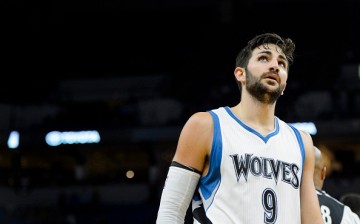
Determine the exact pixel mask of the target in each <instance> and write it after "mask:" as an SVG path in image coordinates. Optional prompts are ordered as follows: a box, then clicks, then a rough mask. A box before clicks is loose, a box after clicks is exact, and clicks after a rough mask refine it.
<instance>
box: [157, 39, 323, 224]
mask: <svg viewBox="0 0 360 224" xmlns="http://www.w3.org/2000/svg"><path fill="white" fill-rule="evenodd" d="M294 50H295V44H294V43H293V41H292V40H291V39H289V38H288V39H283V38H282V37H280V36H279V35H277V34H274V33H265V34H261V35H258V36H255V37H254V38H253V39H252V40H250V41H249V42H248V43H247V45H246V46H245V48H243V49H242V50H241V51H240V52H239V54H238V56H237V58H236V68H235V70H234V75H235V79H236V81H237V83H238V87H239V89H240V93H241V94H240V100H239V103H238V104H237V105H235V106H232V107H229V106H224V107H220V108H217V109H214V110H211V111H209V112H197V113H195V114H193V115H192V116H191V117H190V118H189V120H188V121H187V122H186V124H185V125H184V127H183V130H182V131H181V134H180V137H179V141H178V145H177V149H176V152H175V156H174V158H173V161H172V164H171V165H170V167H169V171H168V175H167V179H166V182H165V185H164V188H163V191H162V195H161V200H160V206H159V210H158V215H157V224H169V223H171V224H175V223H184V217H185V215H186V211H187V208H188V206H189V204H190V202H191V200H192V199H193V211H194V223H216V224H229V223H236V224H254V223H256V224H259V223H267V224H270V223H281V224H285V223H286V224H288V223H291V224H298V223H302V224H305V223H306V224H320V223H323V222H322V218H321V214H320V208H319V201H318V198H317V197H316V191H315V187H314V182H313V172H314V150H313V141H312V139H311V136H310V135H309V134H307V133H305V132H301V131H299V130H297V129H296V128H294V127H292V126H289V125H288V124H286V123H285V122H283V121H282V120H280V119H279V118H278V117H276V116H275V105H276V101H277V99H278V98H279V97H280V95H281V94H282V93H283V92H284V89H285V86H286V81H287V78H288V72H289V66H290V64H291V63H292V61H293V52H294ZM194 193H195V194H194ZM194 195H195V196H194Z"/></svg>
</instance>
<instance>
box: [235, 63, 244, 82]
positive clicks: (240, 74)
mask: <svg viewBox="0 0 360 224" xmlns="http://www.w3.org/2000/svg"><path fill="white" fill-rule="evenodd" d="M234 75H235V78H236V80H238V81H239V82H241V83H245V81H246V74H245V69H244V68H242V67H236V68H235V71H234Z"/></svg>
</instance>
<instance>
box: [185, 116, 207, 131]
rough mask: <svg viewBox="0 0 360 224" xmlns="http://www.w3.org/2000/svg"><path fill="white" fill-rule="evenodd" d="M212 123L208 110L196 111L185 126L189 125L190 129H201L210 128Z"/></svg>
mask: <svg viewBox="0 0 360 224" xmlns="http://www.w3.org/2000/svg"><path fill="white" fill-rule="evenodd" d="M212 125H213V119H212V115H211V114H210V112H196V113H194V114H193V115H191V116H190V118H189V119H188V120H187V122H186V124H185V127H186V126H190V127H191V129H192V128H195V129H196V130H199V129H200V130H202V129H207V128H210V127H211V126H212Z"/></svg>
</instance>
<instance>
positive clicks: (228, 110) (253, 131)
mask: <svg viewBox="0 0 360 224" xmlns="http://www.w3.org/2000/svg"><path fill="white" fill-rule="evenodd" d="M224 108H225V110H226V111H227V113H228V114H229V115H230V116H231V117H232V118H233V119H234V120H235V121H236V122H237V123H239V124H240V125H241V126H242V127H243V128H245V129H246V130H247V131H249V132H251V133H253V134H255V135H256V136H258V137H259V138H260V139H261V140H262V141H263V142H265V143H267V142H268V141H269V139H270V138H271V137H273V136H275V135H277V134H278V133H279V121H278V118H277V117H275V130H274V131H273V132H271V133H270V134H268V135H266V136H263V135H262V134H260V133H259V132H257V131H255V130H254V129H252V128H251V127H249V126H247V125H246V124H245V123H243V122H242V121H241V120H240V119H239V118H238V117H236V116H235V114H234V113H233V112H232V111H231V110H230V108H229V107H224Z"/></svg>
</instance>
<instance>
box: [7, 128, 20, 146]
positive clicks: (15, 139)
mask: <svg viewBox="0 0 360 224" xmlns="http://www.w3.org/2000/svg"><path fill="white" fill-rule="evenodd" d="M19 142H20V134H19V132H18V131H12V132H10V135H9V138H8V141H7V145H8V147H9V149H16V148H18V147H19Z"/></svg>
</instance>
